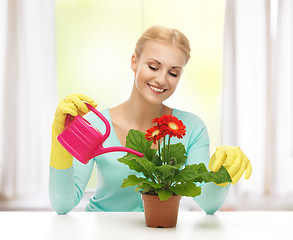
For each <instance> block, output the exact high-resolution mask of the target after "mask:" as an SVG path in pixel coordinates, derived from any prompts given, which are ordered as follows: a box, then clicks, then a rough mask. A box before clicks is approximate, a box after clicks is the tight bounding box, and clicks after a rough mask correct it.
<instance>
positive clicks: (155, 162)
mask: <svg viewBox="0 0 293 240" xmlns="http://www.w3.org/2000/svg"><path fill="white" fill-rule="evenodd" d="M153 162H154V164H155V166H162V160H161V159H160V158H159V155H155V157H154V160H153Z"/></svg>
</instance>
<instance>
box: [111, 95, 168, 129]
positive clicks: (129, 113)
mask: <svg viewBox="0 0 293 240" xmlns="http://www.w3.org/2000/svg"><path fill="white" fill-rule="evenodd" d="M113 110H115V111H116V113H118V114H117V115H119V116H121V117H122V118H123V119H124V120H126V121H127V122H128V123H129V124H131V125H132V126H133V127H135V128H136V129H138V130H145V129H147V128H149V127H151V126H152V125H153V124H152V123H151V122H152V120H153V119H154V118H156V117H160V116H162V115H165V114H172V109H171V108H169V107H167V106H165V105H164V104H162V103H160V104H156V105H155V104H151V103H149V102H147V101H145V99H144V98H142V97H141V96H139V93H138V92H135V91H132V93H131V95H130V97H129V99H128V100H127V101H125V102H124V103H122V104H121V105H119V106H117V107H115V108H114V109H113ZM117 115H116V116H117Z"/></svg>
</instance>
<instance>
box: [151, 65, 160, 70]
mask: <svg viewBox="0 0 293 240" xmlns="http://www.w3.org/2000/svg"><path fill="white" fill-rule="evenodd" d="M149 68H150V69H151V70H153V71H157V70H158V68H155V67H153V66H151V65H149Z"/></svg>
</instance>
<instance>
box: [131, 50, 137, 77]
mask: <svg viewBox="0 0 293 240" xmlns="http://www.w3.org/2000/svg"><path fill="white" fill-rule="evenodd" d="M137 63H138V59H137V57H136V55H135V54H133V55H132V57H131V69H132V71H133V72H134V73H136V70H137Z"/></svg>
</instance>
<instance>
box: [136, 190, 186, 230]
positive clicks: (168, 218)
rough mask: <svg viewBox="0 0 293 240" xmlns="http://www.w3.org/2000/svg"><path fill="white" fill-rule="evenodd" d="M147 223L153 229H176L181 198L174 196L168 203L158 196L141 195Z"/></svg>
mask: <svg viewBox="0 0 293 240" xmlns="http://www.w3.org/2000/svg"><path fill="white" fill-rule="evenodd" d="M141 196H142V200H143V207H144V216H145V223H146V225H147V226H148V227H153V228H158V227H162V228H172V227H176V224H177V216H178V209H179V203H180V200H181V196H177V195H174V196H172V197H171V198H169V199H168V200H167V201H161V200H160V199H159V197H158V196H157V195H150V194H141Z"/></svg>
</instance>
